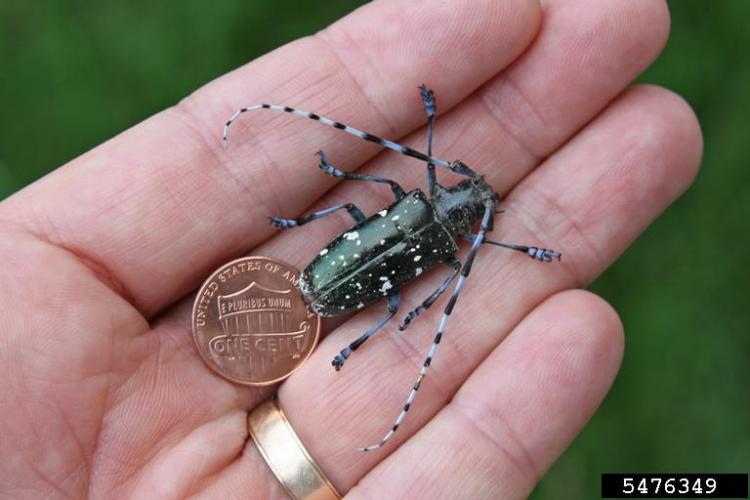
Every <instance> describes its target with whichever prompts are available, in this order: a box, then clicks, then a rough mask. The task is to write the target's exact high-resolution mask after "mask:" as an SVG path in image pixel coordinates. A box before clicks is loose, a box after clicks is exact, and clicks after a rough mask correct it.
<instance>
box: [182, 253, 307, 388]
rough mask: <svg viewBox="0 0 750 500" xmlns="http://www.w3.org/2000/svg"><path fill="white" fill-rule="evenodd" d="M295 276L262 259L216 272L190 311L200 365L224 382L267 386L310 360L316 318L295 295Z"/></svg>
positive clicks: (243, 260)
mask: <svg viewBox="0 0 750 500" xmlns="http://www.w3.org/2000/svg"><path fill="white" fill-rule="evenodd" d="M299 276H300V273H299V271H298V270H297V269H295V268H294V267H292V266H290V265H289V264H287V263H285V262H281V261H279V260H276V259H271V258H268V257H243V258H241V259H237V260H235V261H232V262H229V263H227V264H225V265H223V266H222V267H220V268H219V269H217V270H216V271H215V272H214V273H213V274H212V275H211V276H210V277H209V278H208V279H207V280H206V282H205V283H203V286H201V288H200V290H199V291H198V296H197V297H196V298H195V304H194V305H193V318H192V324H193V338H194V340H195V345H196V347H197V348H198V352H199V353H200V355H201V357H202V358H203V360H204V361H205V362H206V364H208V366H209V367H210V368H211V369H212V370H214V371H215V372H216V373H218V374H219V375H221V376H222V377H224V378H227V379H229V380H231V381H232V382H236V383H238V384H245V385H269V384H273V383H274V382H278V381H280V380H283V379H285V378H286V377H288V376H289V375H291V374H292V373H293V372H294V371H295V370H296V369H297V368H299V367H300V366H301V365H302V363H304V362H305V360H306V359H307V358H308V357H309V356H310V354H311V353H312V351H313V349H314V348H315V345H316V344H317V342H318V337H319V335H320V317H319V316H318V315H316V314H315V313H314V312H312V311H311V310H310V309H309V308H308V307H307V304H305V302H304V301H303V300H302V295H301V294H300V292H299V288H298V284H299Z"/></svg>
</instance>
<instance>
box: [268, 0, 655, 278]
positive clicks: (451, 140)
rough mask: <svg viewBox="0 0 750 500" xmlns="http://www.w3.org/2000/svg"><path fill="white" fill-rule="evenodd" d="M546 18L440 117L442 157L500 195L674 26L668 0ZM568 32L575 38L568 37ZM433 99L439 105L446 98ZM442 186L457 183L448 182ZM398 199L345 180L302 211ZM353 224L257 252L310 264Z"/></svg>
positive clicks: (342, 219)
mask: <svg viewBox="0 0 750 500" xmlns="http://www.w3.org/2000/svg"><path fill="white" fill-rule="evenodd" d="M544 19H545V21H544V28H543V29H542V30H541V31H540V33H539V36H538V37H537V39H536V40H535V41H534V43H533V44H532V45H531V47H529V49H528V50H527V51H526V52H525V53H524V54H523V56H521V57H520V58H519V59H518V60H517V61H515V62H514V63H513V64H512V65H511V66H510V67H508V69H507V70H505V71H503V72H502V73H500V74H499V75H497V76H496V77H494V78H492V79H491V80H490V81H489V82H488V83H487V84H486V85H484V86H483V87H482V88H481V89H480V90H478V91H477V92H475V93H474V94H472V95H471V96H470V97H469V98H468V99H466V100H465V101H464V102H462V103H461V104H460V105H459V106H457V107H456V108H455V109H453V110H451V111H450V112H448V113H446V114H445V115H443V116H441V117H439V118H438V120H437V131H436V137H435V151H436V154H437V155H438V156H440V157H447V158H448V159H454V158H460V159H461V160H462V161H465V162H466V163H467V164H468V165H471V166H472V167H474V168H475V169H476V170H478V171H479V172H480V173H482V174H484V175H486V178H487V180H488V181H489V182H490V184H491V185H492V186H493V187H494V188H495V189H496V190H497V191H498V192H499V193H500V194H501V195H504V194H505V193H506V192H507V191H508V190H509V189H510V188H511V187H512V186H514V185H515V184H516V183H518V182H519V181H520V180H521V179H522V178H523V177H524V176H526V175H527V174H528V173H529V172H530V171H532V170H533V169H534V168H535V167H536V166H537V165H538V164H539V163H540V159H541V158H545V157H547V156H548V155H549V154H551V153H552V152H553V151H554V150H555V149H557V148H558V147H559V146H560V145H561V144H563V143H564V142H565V141H567V140H568V139H569V138H570V137H571V135H573V134H574V133H575V132H576V131H577V130H579V129H580V127H581V124H583V123H586V122H588V121H589V120H591V119H592V118H593V117H594V116H596V115H597V114H598V113H599V112H600V111H601V110H602V108H603V107H605V106H606V104H607V103H609V102H610V101H611V100H612V99H613V98H615V96H617V95H618V94H620V92H622V90H623V89H624V88H625V87H626V86H627V85H628V84H629V83H630V82H631V81H632V79H633V78H635V76H636V75H638V74H639V73H640V72H641V71H643V70H644V69H645V68H646V67H647V66H648V65H649V64H651V62H652V61H653V59H654V58H655V57H656V56H657V54H658V53H659V51H660V50H661V48H662V46H663V44H664V40H665V38H666V35H667V32H668V27H669V20H668V15H667V12H666V10H665V7H664V4H663V2H653V1H651V0H645V1H641V0H639V1H634V2H619V1H616V0H615V1H606V2H600V1H595V2H578V1H575V2H549V3H548V4H545V12H544ZM584 21H585V22H584ZM571 32H573V33H578V34H579V35H578V36H576V37H571V36H570V33H571ZM612 61H618V64H616V65H613V63H612ZM584 68H585V70H584ZM437 96H438V108H440V103H441V102H442V101H441V100H440V95H439V94H438V95H437ZM560 109H561V110H563V111H562V112H560V111H558V110H560ZM425 137H426V130H425V129H424V128H422V129H420V130H418V131H416V132H414V133H413V134H411V135H410V136H409V137H408V138H407V139H406V142H408V143H409V144H420V143H421V144H423V143H424V140H425ZM327 153H328V157H329V160H330V162H331V163H333V164H335V165H336V166H338V167H339V168H341V169H342V170H350V169H351V168H350V165H349V164H348V163H347V160H346V158H345V156H343V155H341V154H340V153H339V152H338V151H336V150H330V151H327ZM366 171H367V172H368V173H373V174H377V175H381V176H384V177H388V178H392V179H395V180H397V181H398V182H399V183H401V184H402V185H403V186H405V187H409V186H424V180H425V168H424V167H423V166H422V165H420V164H416V163H411V162H409V163H408V164H407V165H406V166H405V164H404V162H403V161H401V160H400V159H399V158H397V157H394V155H393V154H390V153H385V154H383V155H380V156H378V157H377V158H376V159H375V160H374V161H373V162H370V163H369V164H368V165H367V166H366ZM439 174H442V173H439ZM441 180H442V181H444V183H446V184H450V183H452V182H455V178H454V177H450V178H449V177H448V176H442V177H441ZM392 201H393V196H392V195H391V192H390V190H388V188H387V187H384V186H383V185H379V184H378V185H376V184H373V183H363V182H344V183H342V184H341V185H339V186H337V187H336V188H334V189H333V190H332V192H331V194H330V195H327V196H325V197H324V198H323V199H322V200H320V201H319V202H318V203H316V204H315V205H314V206H312V207H310V208H308V209H306V210H305V212H308V211H314V210H320V209H323V208H325V207H329V206H331V205H335V204H339V203H346V202H353V203H356V204H357V205H358V206H360V208H362V209H363V210H364V211H365V213H368V214H369V213H375V212H378V211H379V210H380V209H381V208H382V207H384V206H386V205H388V204H390V203H392ZM274 215H279V216H283V217H292V216H294V215H298V213H297V212H294V211H291V210H285V211H284V212H281V213H278V214H274ZM350 221H351V219H350V218H348V216H347V215H346V214H341V215H338V216H331V217H327V218H324V219H321V220H319V221H316V222H315V226H314V227H315V230H309V229H307V227H306V228H305V229H304V230H301V229H300V230H299V231H297V230H293V231H287V232H282V233H281V234H279V235H278V236H277V237H275V238H273V239H272V240H270V241H269V242H268V243H266V244H264V245H263V246H261V247H260V248H258V249H256V252H258V253H260V254H263V255H275V256H278V257H279V258H281V259H283V260H286V261H288V262H292V263H295V264H300V265H304V263H306V262H307V261H308V260H309V258H310V255H311V250H314V249H318V248H322V247H323V246H324V245H325V244H326V242H327V241H328V240H329V239H330V237H331V235H334V234H337V232H340V231H341V230H342V229H343V228H345V227H348V226H350V225H351V222H350ZM308 227H312V226H308Z"/></svg>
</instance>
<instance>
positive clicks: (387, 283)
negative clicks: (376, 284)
mask: <svg viewBox="0 0 750 500" xmlns="http://www.w3.org/2000/svg"><path fill="white" fill-rule="evenodd" d="M381 279H382V278H381ZM391 288H393V285H391V281H390V280H389V279H388V278H386V281H385V282H384V283H383V286H381V287H380V291H381V292H383V295H386V294H387V293H388V290H390V289H391Z"/></svg>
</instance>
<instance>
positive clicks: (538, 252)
mask: <svg viewBox="0 0 750 500" xmlns="http://www.w3.org/2000/svg"><path fill="white" fill-rule="evenodd" d="M464 238H465V239H467V240H471V239H473V238H474V236H472V235H468V236H464ZM482 243H487V244H489V245H495V246H498V247H503V248H508V249H510V250H517V251H519V252H523V253H525V254H526V255H528V256H529V257H531V258H532V259H536V260H538V261H539V262H551V261H552V260H553V259H557V260H561V259H562V254H561V253H560V252H556V251H554V250H550V249H548V248H539V247H532V246H527V245H514V244H513V243H501V242H499V241H492V240H487V239H485V240H484V241H483V242H482Z"/></svg>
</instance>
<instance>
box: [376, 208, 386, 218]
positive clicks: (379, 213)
mask: <svg viewBox="0 0 750 500" xmlns="http://www.w3.org/2000/svg"><path fill="white" fill-rule="evenodd" d="M378 215H379V216H381V217H385V216H386V215H388V209H386V208H384V209H383V210H381V211H380V212H378Z"/></svg>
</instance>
